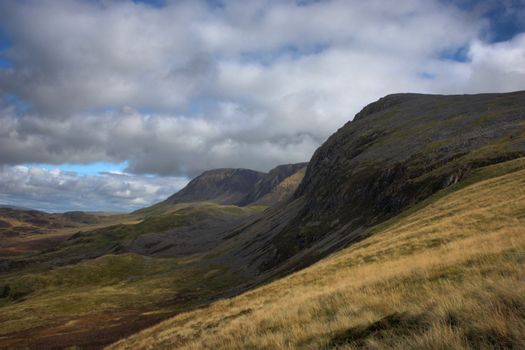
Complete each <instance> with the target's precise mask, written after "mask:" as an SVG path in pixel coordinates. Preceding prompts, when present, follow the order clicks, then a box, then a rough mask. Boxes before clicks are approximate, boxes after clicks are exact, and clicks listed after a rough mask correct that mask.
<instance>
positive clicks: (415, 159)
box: [0, 92, 525, 348]
mask: <svg viewBox="0 0 525 350" xmlns="http://www.w3.org/2000/svg"><path fill="white" fill-rule="evenodd" d="M304 165H305V164H298V165H290V166H284V167H277V168H276V169H274V170H272V171H270V172H269V173H267V174H265V173H260V172H256V171H251V170H243V169H219V170H215V171H210V172H206V173H204V174H202V175H201V176H199V177H197V178H195V179H194V180H192V181H191V182H190V183H189V184H188V186H187V187H186V188H184V189H183V190H181V191H180V192H178V193H177V194H175V195H173V196H172V197H170V198H169V199H168V200H166V201H165V202H163V203H159V204H157V205H154V206H152V207H150V208H145V209H142V210H139V211H137V212H134V213H131V214H129V215H126V216H121V217H116V218H114V219H111V220H113V221H111V224H108V223H106V224H104V225H103V226H98V225H86V226H85V227H83V228H82V230H78V231H79V232H70V233H69V235H68V236H67V237H68V238H67V239H66V240H65V241H63V242H62V243H60V244H56V245H55V246H54V247H52V248H50V249H48V250H45V251H41V252H39V253H38V254H24V255H19V256H13V257H8V258H5V259H3V260H0V277H1V278H0V309H1V312H0V314H1V315H2V316H0V329H1V331H0V347H7V348H9V347H11V348H13V347H14V348H17V347H18V348H19V347H36V346H40V347H44V348H53V347H68V346H70V347H72V346H79V347H95V348H96V347H101V346H104V345H107V344H109V343H112V342H114V341H116V340H118V339H120V338H122V337H126V336H128V335H130V334H131V333H134V332H136V331H138V330H140V329H143V328H145V327H147V326H149V325H152V324H154V323H157V322H159V321H161V320H163V319H168V318H170V317H172V316H176V317H175V318H173V319H171V320H169V321H167V322H168V323H166V324H160V325H159V326H158V328H152V329H149V330H146V331H144V333H141V334H138V335H137V336H136V337H133V338H130V339H129V340H126V341H123V342H122V343H120V344H117V345H116V346H117V347H120V346H122V347H124V348H163V347H164V348H182V347H184V346H187V347H189V348H191V347H193V348H202V347H205V344H211V345H206V346H208V347H210V348H264V347H266V348H280V347H288V346H289V347H295V348H337V347H343V348H344V346H345V345H347V344H351V345H352V346H354V347H366V346H368V345H370V346H373V344H375V343H378V342H379V343H380V342H385V343H381V344H383V345H382V346H383V347H384V348H391V347H395V346H393V344H389V343H388V341H389V340H388V339H397V340H396V341H400V342H401V343H400V344H403V345H400V346H399V348H414V347H416V348H417V347H420V348H421V347H423V348H424V347H425V344H427V345H428V346H426V347H431V345H429V344H432V343H433V341H436V340H437V338H436V337H438V336H439V334H440V333H439V332H441V334H446V336H449V338H447V339H456V340H457V342H458V343H457V344H463V343H461V342H462V341H463V342H467V343H465V344H467V345H468V346H464V348H468V347H469V346H470V348H490V347H498V345H501V344H507V345H508V344H510V345H508V346H507V347H509V348H512V347H516V348H520V347H523V346H525V341H523V342H522V340H521V339H522V338H520V337H521V336H520V334H523V332H522V330H523V329H525V328H523V329H522V328H520V327H521V325H522V323H520V322H522V320H523V319H525V317H523V313H521V314H520V312H522V311H520V310H522V309H523V308H522V305H524V303H525V300H523V299H522V298H521V297H520V296H519V295H522V294H523V293H521V294H520V293H519V292H521V291H523V290H524V289H523V285H522V282H519V281H520V278H521V277H520V276H521V275H520V272H521V270H520V268H522V264H523V260H522V259H521V258H520V257H522V254H523V252H524V251H523V246H524V243H523V240H522V236H523V235H521V233H522V230H521V227H523V225H524V224H525V223H523V220H522V219H523V215H522V214H523V205H524V204H523V200H522V199H523V198H524V197H523V193H522V192H523V191H522V188H523V185H524V183H523V171H525V170H524V169H525V92H515V93H508V94H481V95H457V96H440V95H420V94H395V95H389V96H386V97H384V98H382V99H380V100H378V101H376V102H374V103H372V104H370V105H368V106H367V107H365V108H364V109H363V110H362V111H361V112H360V113H358V114H357V115H356V117H355V118H354V120H353V121H350V122H348V123H347V124H346V125H344V126H343V127H342V128H341V129H339V130H338V131H337V132H336V133H335V134H333V135H332V136H331V137H330V138H329V139H328V140H327V141H326V142H325V143H324V144H323V145H322V146H321V147H320V148H319V149H318V150H317V151H316V152H315V154H314V155H313V157H312V159H311V161H310V162H309V163H308V165H307V166H306V168H305V167H304ZM108 222H109V221H108ZM426 256H428V257H430V258H429V260H425V259H426V258H425V257H426ZM520 259H521V260H520ZM316 263H317V264H316ZM312 264H316V265H313V266H312ZM309 266H310V267H309ZM305 268H306V269H305ZM484 276H490V278H485V277H484ZM491 281H493V282H494V283H492V282H491ZM491 283H492V284H491ZM520 283H521V284H520ZM498 284H500V285H502V286H504V287H502V288H501V289H498V287H497V286H498ZM454 291H455V292H456V294H454V293H453V292H454ZM462 291H465V293H463V292H462ZM434 292H435V293H434ZM243 293H244V294H243ZM433 293H434V294H433ZM449 295H454V297H455V298H456V299H454V300H457V301H458V303H457V305H456V304H454V305H451V302H452V301H454V300H451V299H447V297H448V296H449ZM235 296H238V297H235ZM219 299H223V300H222V301H219V302H217V300H219ZM385 300H388V303H386V302H385ZM412 300H415V303H412ZM349 301H350V302H349ZM431 302H434V304H432V303H431ZM429 303H430V304H429ZM489 304H490V305H493V306H494V308H493V309H492V308H491V309H490V310H492V311H494V312H492V311H490V312H491V313H490V317H489V318H487V317H481V316H480V315H481V313H482V311H483V308H482V306H483V305H489ZM354 306H355V307H354ZM28 308H30V309H31V310H32V312H31V313H28V312H27V310H28ZM192 310H193V311H192ZM480 310H482V311H480ZM498 312H499V313H500V314H498ZM35 314H37V315H40V316H39V317H38V318H35V317H33V315H35ZM177 315H178V316H177ZM273 315H275V317H273ZM469 315H472V316H469ZM498 315H500V316H498ZM520 315H521V316H520ZM476 319H479V320H481V319H487V320H492V321H493V322H486V323H476V322H478V321H476ZM507 319H508V320H511V321H509V322H511V323H512V324H511V323H505V322H506V321H505V320H507ZM312 320H314V321H312ZM315 320H318V321H315ZM316 322H317V323H316ZM480 322H481V321H480ZM241 324H245V325H246V327H241V326H240V325H241ZM175 325H176V326H175ZM294 325H295V326H294ZM491 325H498V327H499V325H501V327H499V328H497V329H496V328H490V327H491ZM303 326H304V327H305V328H304V333H301V332H302V328H301V327H303ZM280 329H282V330H283V331H282V332H281V331H280ZM425 329H427V330H433V332H434V333H429V334H426V333H424V332H425ZM211 330H213V331H211ZM456 331H457V333H455V332H456ZM243 332H244V333H243ZM294 332H296V333H294ZM411 332H412V333H411ZM241 334H246V336H243V335H241ZM273 334H277V335H278V337H275V338H272V335H273ZM436 334H438V335H436ZM394 336H395V337H394ZM188 337H189V338H188ZM411 337H412V338H411ZM418 337H419V338H418ZM433 337H434V338H433ZM443 337H444V336H443ZM454 337H456V338H454ZM241 338H242V339H241ZM258 339H260V342H259V340H258ZM425 339H426V341H427V342H428V343H425V344H423V343H417V342H418V341H420V342H424V341H425ZM443 339H445V338H443ZM369 340H370V342H368V341H369ZM192 341H194V343H192ZM491 341H492V342H493V343H492V346H490V344H491V343H490V342H491ZM374 342H375V343H374ZM403 342H404V343H403ZM379 343H378V344H379ZM452 347H454V346H452ZM456 347H459V348H461V346H459V345H458V346H456ZM443 348H447V346H445V345H443Z"/></svg>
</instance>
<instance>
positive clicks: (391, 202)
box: [296, 92, 525, 223]
mask: <svg viewBox="0 0 525 350" xmlns="http://www.w3.org/2000/svg"><path fill="white" fill-rule="evenodd" d="M524 121H525V92H517V93H511V94H483V95H462V96H439V95H418V94H397V95H389V96H387V97H384V98H382V99H380V100H379V101H377V102H374V103H372V104H370V105H368V106H367V107H365V108H364V109H363V110H362V111H361V112H360V113H358V114H357V116H356V119H355V120H354V121H352V122H349V123H347V124H346V125H345V126H344V127H342V128H341V129H339V131H338V132H336V133H335V134H334V135H332V136H331V137H330V138H329V139H328V140H327V141H326V142H325V143H324V144H323V145H322V146H321V147H320V148H319V149H318V150H317V151H316V152H315V154H314V156H313V157H312V160H311V162H310V164H309V166H308V169H307V171H306V175H305V178H304V180H303V182H302V183H301V185H300V186H299V189H298V191H297V193H296V196H297V197H299V196H305V197H306V198H307V203H308V204H307V208H305V210H304V211H303V215H304V216H305V217H312V218H324V217H331V216H337V217H338V218H339V217H341V216H342V217H346V218H347V220H350V219H352V220H353V219H356V218H359V217H361V216H362V217H363V219H364V221H366V220H368V219H370V218H372V217H375V216H379V217H381V216H385V215H389V214H392V213H397V212H399V211H400V210H401V209H403V208H404V207H406V206H407V205H410V204H412V203H415V202H417V201H419V200H421V199H422V198H425V197H427V196H429V195H430V194H432V193H434V192H436V191H437V190H439V189H441V188H443V187H447V186H450V185H452V184H455V183H457V182H459V181H460V180H461V179H462V178H463V177H464V176H465V175H467V174H468V173H469V172H470V171H471V170H472V169H474V168H477V167H479V166H481V165H487V164H491V163H495V162H499V161H502V160H507V159H512V158H516V157H519V156H521V155H523V154H524V152H525V139H524V126H523V122H524ZM363 223H366V222H363Z"/></svg>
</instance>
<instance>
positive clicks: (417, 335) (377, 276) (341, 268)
mask: <svg viewBox="0 0 525 350" xmlns="http://www.w3.org/2000/svg"><path fill="white" fill-rule="evenodd" d="M524 168H525V161H524V160H523V159H519V160H515V161H511V162H507V163H502V164H498V165H494V166H491V167H487V168H484V169H481V170H479V171H478V172H477V173H476V174H474V176H472V177H471V179H470V180H467V181H466V182H463V183H460V184H457V185H455V186H453V187H451V188H449V189H447V190H445V191H442V192H440V193H437V194H436V195H434V196H433V197H431V198H429V199H427V200H426V201H425V202H424V203H421V204H420V205H418V206H417V207H415V208H412V209H410V210H409V211H407V212H405V213H404V214H402V215H400V216H398V217H396V218H394V219H391V220H390V221H388V222H386V223H383V224H382V225H380V226H378V227H375V228H374V229H373V230H372V231H373V232H371V233H374V234H373V235H371V236H370V237H369V238H367V239H365V240H363V241H361V242H359V243H357V244H354V245H352V246H350V247H348V248H346V249H344V250H342V251H340V252H338V253H335V254H333V255H331V256H330V257H328V258H326V259H324V260H322V261H320V262H318V263H316V264H314V265H312V266H311V267H309V268H307V269H304V270H302V271H299V272H297V273H294V274H292V275H290V276H288V277H285V278H282V279H280V280H277V281H274V282H272V283H270V284H268V285H266V286H263V287H259V288H257V289H254V290H252V291H249V292H246V293H244V294H242V295H240V296H237V297H234V298H231V299H225V300H221V301H218V302H215V303H213V304H211V305H210V306H208V307H204V308H201V309H197V310H194V311H191V312H187V313H183V314H180V315H177V316H175V317H174V318H171V319H169V320H167V321H164V322H162V323H160V324H158V325H156V326H154V327H152V328H149V329H146V330H144V331H142V332H140V333H138V334H136V335H133V336H131V337H129V338H127V339H124V340H122V341H120V342H117V343H116V344H114V345H112V346H110V348H111V349H174V348H176V349H333V348H337V349H357V348H372V349H392V348H393V349H408V348H419V349H480V348H484V349H493V348H525V279H524V277H525V170H524ZM469 181H470V183H469Z"/></svg>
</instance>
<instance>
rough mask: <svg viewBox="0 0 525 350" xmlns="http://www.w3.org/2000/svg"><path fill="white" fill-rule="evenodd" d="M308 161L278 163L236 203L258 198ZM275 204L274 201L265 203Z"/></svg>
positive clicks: (303, 166)
mask: <svg viewBox="0 0 525 350" xmlns="http://www.w3.org/2000/svg"><path fill="white" fill-rule="evenodd" d="M307 164H308V163H297V164H285V165H279V166H277V167H275V168H273V169H272V170H270V171H269V172H268V174H266V175H265V176H264V177H263V178H262V179H260V180H259V181H258V182H257V183H256V184H255V186H254V188H253V189H252V191H250V193H248V194H247V195H246V196H245V197H244V198H242V199H241V200H240V201H239V202H238V203H236V204H237V205H241V206H242V205H247V204H250V203H254V202H256V201H258V200H259V199H262V198H263V197H264V196H266V195H267V194H269V193H270V192H272V190H274V189H275V188H276V187H277V186H278V185H279V184H280V183H281V182H282V181H284V180H285V179H286V178H289V177H290V176H292V175H294V174H295V173H297V172H298V171H299V170H301V169H303V168H305V167H306V165H307ZM267 204H275V203H271V202H270V203H267Z"/></svg>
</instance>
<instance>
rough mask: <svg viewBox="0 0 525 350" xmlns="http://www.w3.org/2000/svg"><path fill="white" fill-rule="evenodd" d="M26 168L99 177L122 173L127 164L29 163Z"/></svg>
mask: <svg viewBox="0 0 525 350" xmlns="http://www.w3.org/2000/svg"><path fill="white" fill-rule="evenodd" d="M25 165H26V166H28V167H35V168H45V169H60V170H61V171H69V172H74V173H77V174H81V175H99V174H101V173H109V172H122V171H124V169H126V168H127V167H128V162H122V163H110V162H95V163H90V164H67V163H66V164H60V165H55V164H45V163H30V164H25Z"/></svg>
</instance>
